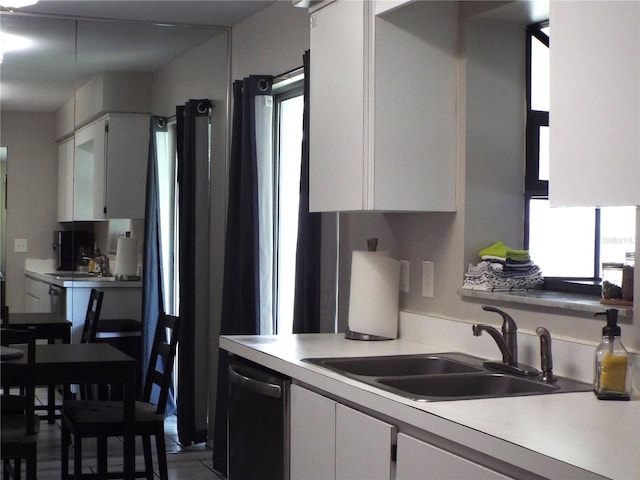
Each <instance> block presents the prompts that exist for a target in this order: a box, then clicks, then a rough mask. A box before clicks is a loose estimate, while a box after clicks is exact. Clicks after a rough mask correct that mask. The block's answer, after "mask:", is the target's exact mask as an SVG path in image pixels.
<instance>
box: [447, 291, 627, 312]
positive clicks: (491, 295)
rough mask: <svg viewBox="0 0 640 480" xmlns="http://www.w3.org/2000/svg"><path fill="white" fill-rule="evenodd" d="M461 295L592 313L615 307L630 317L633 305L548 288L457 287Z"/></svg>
mask: <svg viewBox="0 0 640 480" xmlns="http://www.w3.org/2000/svg"><path fill="white" fill-rule="evenodd" d="M458 294H459V295H460V296H461V297H468V298H479V299H483V300H495V301H500V302H506V303H517V304H524V305H532V306H536V307H546V308H552V309H554V308H555V309H561V310H564V311H565V313H566V311H567V310H569V311H573V312H577V313H578V312H579V313H588V314H594V313H598V312H603V311H604V310H606V309H607V308H617V309H618V310H619V315H620V316H621V317H632V316H633V307H627V306H611V305H603V304H601V303H600V299H599V298H597V297H591V296H587V295H579V294H575V293H565V292H552V291H549V290H528V291H520V292H484V291H480V290H468V289H466V288H460V289H458Z"/></svg>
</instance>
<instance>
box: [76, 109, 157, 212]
mask: <svg viewBox="0 0 640 480" xmlns="http://www.w3.org/2000/svg"><path fill="white" fill-rule="evenodd" d="M148 119H149V116H148V115H137V114H109V115H107V116H106V117H103V118H100V119H98V120H96V121H95V122H93V123H91V124H89V125H87V126H85V127H83V128H81V129H79V130H78V131H77V132H76V134H75V164H74V172H75V176H74V219H75V220H102V219H106V218H144V200H145V187H146V167H147V152H148V138H149V134H148V130H149V126H148V123H149V120H148Z"/></svg>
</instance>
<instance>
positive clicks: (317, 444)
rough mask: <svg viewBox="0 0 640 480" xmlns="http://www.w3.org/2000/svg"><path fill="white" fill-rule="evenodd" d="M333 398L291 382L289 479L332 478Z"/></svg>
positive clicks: (333, 457)
mask: <svg viewBox="0 0 640 480" xmlns="http://www.w3.org/2000/svg"><path fill="white" fill-rule="evenodd" d="M335 417H336V413H335V402H334V401H333V400H329V399H328V398H326V397H323V396H322V395H318V394H316V393H313V392H310V391H309V390H306V389H304V388H301V387H299V386H297V385H291V442H290V445H291V479H292V480H301V479H305V480H327V479H331V478H335V443H336V440H335V439H336V426H335V425H336V422H335Z"/></svg>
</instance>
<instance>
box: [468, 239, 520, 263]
mask: <svg viewBox="0 0 640 480" xmlns="http://www.w3.org/2000/svg"><path fill="white" fill-rule="evenodd" d="M478 256H479V257H480V258H482V257H484V256H491V257H497V258H504V259H507V258H509V259H511V260H518V261H521V262H526V261H527V260H529V251H528V250H518V249H515V248H509V247H507V246H506V245H505V244H504V243H502V242H496V243H494V244H493V245H490V246H488V247H487V248H484V249H482V250H480V252H479V253H478Z"/></svg>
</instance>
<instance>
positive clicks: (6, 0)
mask: <svg viewBox="0 0 640 480" xmlns="http://www.w3.org/2000/svg"><path fill="white" fill-rule="evenodd" d="M36 3H38V0H1V3H0V6H3V7H5V8H12V9H13V8H22V7H28V6H30V5H35V4H36Z"/></svg>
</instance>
